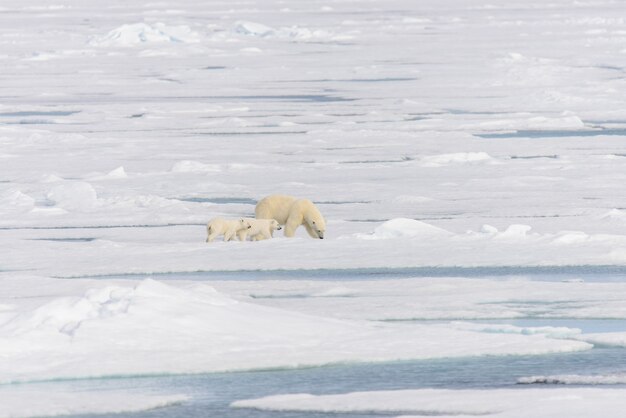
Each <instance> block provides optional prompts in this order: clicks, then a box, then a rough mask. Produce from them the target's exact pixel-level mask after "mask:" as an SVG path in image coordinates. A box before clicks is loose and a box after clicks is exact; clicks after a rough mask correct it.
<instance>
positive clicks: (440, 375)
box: [64, 348, 626, 418]
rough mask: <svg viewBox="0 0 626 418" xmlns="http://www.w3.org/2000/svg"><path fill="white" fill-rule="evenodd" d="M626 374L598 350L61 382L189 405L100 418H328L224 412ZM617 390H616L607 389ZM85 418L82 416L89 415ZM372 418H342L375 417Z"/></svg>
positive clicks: (615, 358) (619, 353) (622, 354)
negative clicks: (167, 396)
mask: <svg viewBox="0 0 626 418" xmlns="http://www.w3.org/2000/svg"><path fill="white" fill-rule="evenodd" d="M625 371H626V350H623V349H615V348H596V349H592V350H589V351H585V352H579V353H569V354H559V355H543V356H502V357H478V358H461V359H443V360H429V361H411V362H395V363H384V364H360V365H342V366H331V367H320V368H310V369H300V370H283V371H269V372H245V373H215V374H203V375H186V376H161V377H150V378H127V379H113V380H107V379H103V380H90V381H76V382H66V383H64V384H70V385H72V386H73V387H75V388H76V389H77V390H78V389H81V390H107V389H113V388H115V389H122V390H123V389H140V390H147V391H156V392H162V393H184V394H187V395H189V396H190V397H191V398H192V399H191V400H189V401H187V402H184V403H182V404H180V405H173V406H169V407H165V408H160V409H155V410H152V411H145V412H141V413H131V414H121V415H118V414H111V415H104V416H105V417H110V418H114V417H120V416H128V417H134V418H179V417H180V418H183V417H186V418H196V417H198V418H200V417H222V418H228V417H232V418H261V417H283V418H293V417H311V418H318V417H332V416H336V414H325V413H303V412H298V413H283V412H274V413H273V412H267V411H255V410H247V409H234V408H230V407H229V405H230V403H231V402H233V401H235V400H239V399H250V398H256V397H261V396H268V395H274V394H285V393H313V394H331V393H345V392H352V391H367V390H393V389H419V388H439V389H441V388H450V389H495V388H507V387H508V388H510V387H516V388H519V389H520V390H524V389H525V388H528V387H536V385H520V384H517V379H519V378H521V377H527V376H533V375H554V374H585V375H587V374H610V373H619V372H625ZM613 387H615V386H613ZM88 416H89V415H81V417H88ZM376 416H380V415H378V414H341V417H376Z"/></svg>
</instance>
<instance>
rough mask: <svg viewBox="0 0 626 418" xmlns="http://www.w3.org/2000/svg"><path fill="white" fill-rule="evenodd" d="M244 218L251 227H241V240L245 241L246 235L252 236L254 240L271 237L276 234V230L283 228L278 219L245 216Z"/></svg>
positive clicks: (239, 233) (238, 233)
mask: <svg viewBox="0 0 626 418" xmlns="http://www.w3.org/2000/svg"><path fill="white" fill-rule="evenodd" d="M243 220H244V221H246V222H247V223H248V225H250V228H246V229H241V230H239V232H237V237H238V238H239V241H245V240H246V237H250V238H251V239H252V241H260V240H262V239H269V238H272V237H273V236H274V231H276V230H281V229H282V227H281V226H280V224H279V223H278V221H276V219H255V218H243Z"/></svg>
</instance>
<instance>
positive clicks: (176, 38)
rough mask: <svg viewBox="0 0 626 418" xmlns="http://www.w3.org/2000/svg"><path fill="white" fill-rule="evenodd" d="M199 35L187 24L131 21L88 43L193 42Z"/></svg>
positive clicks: (119, 45) (121, 44) (103, 44)
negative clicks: (176, 24)
mask: <svg viewBox="0 0 626 418" xmlns="http://www.w3.org/2000/svg"><path fill="white" fill-rule="evenodd" d="M198 41H199V35H198V34H197V33H196V32H194V31H193V30H191V28H189V26H185V25H179V26H168V25H165V24H163V23H160V22H159V23H154V24H152V25H149V24H147V23H132V24H126V25H122V26H120V27H118V28H115V29H113V30H111V31H110V32H109V33H108V34H106V35H104V36H100V37H94V38H93V39H92V40H91V41H90V44H91V45H94V46H101V47H107V46H118V47H133V46H137V45H141V44H146V43H155V42H167V43H194V42H198Z"/></svg>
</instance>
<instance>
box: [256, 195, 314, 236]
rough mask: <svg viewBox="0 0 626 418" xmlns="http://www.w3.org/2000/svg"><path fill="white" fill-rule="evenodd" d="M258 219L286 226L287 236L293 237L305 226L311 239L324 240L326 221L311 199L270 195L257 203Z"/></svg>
mask: <svg viewBox="0 0 626 418" xmlns="http://www.w3.org/2000/svg"><path fill="white" fill-rule="evenodd" d="M254 213H255V216H256V217H257V219H275V220H277V221H278V222H279V223H280V224H281V225H285V236H286V237H293V236H294V235H295V233H296V229H297V228H298V227H299V226H300V225H303V226H304V228H305V229H306V232H308V234H309V235H310V236H311V238H318V239H324V233H325V232H326V221H325V220H324V217H323V216H322V214H321V213H320V211H319V209H318V208H317V207H316V206H315V204H314V203H313V202H311V201H310V200H309V199H299V198H297V197H294V196H288V195H280V194H275V195H270V196H267V197H264V198H263V199H261V200H260V201H259V203H257V205H256V208H255V209H254Z"/></svg>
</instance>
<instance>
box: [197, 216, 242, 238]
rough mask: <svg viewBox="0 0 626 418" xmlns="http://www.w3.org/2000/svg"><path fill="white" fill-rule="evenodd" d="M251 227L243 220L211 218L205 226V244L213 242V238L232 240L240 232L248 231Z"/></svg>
mask: <svg viewBox="0 0 626 418" xmlns="http://www.w3.org/2000/svg"><path fill="white" fill-rule="evenodd" d="M251 227H252V226H251V225H250V224H249V223H248V221H246V220H245V219H243V218H241V219H236V220H235V219H232V220H231V219H224V218H213V219H211V220H210V221H209V223H207V225H206V232H207V238H206V242H213V240H214V239H215V237H218V236H220V235H224V241H230V240H232V239H233V238H234V237H235V235H237V233H238V232H240V231H245V230H247V229H250V228H251Z"/></svg>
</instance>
